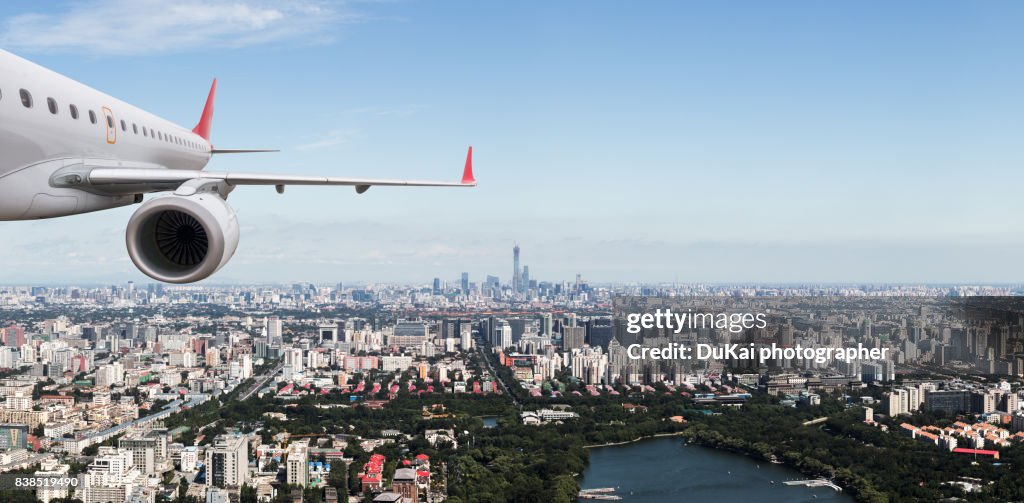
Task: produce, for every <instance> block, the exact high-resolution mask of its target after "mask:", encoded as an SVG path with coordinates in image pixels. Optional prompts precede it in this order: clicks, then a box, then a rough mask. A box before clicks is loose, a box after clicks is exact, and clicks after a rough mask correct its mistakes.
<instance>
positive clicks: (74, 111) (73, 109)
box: [68, 105, 78, 120]
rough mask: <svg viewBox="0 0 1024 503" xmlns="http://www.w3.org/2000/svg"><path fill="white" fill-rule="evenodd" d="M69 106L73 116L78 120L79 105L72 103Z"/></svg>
mask: <svg viewBox="0 0 1024 503" xmlns="http://www.w3.org/2000/svg"><path fill="white" fill-rule="evenodd" d="M68 108H69V109H70V110H71V118H72V119H75V120H78V107H76V106H74V105H70V106H68Z"/></svg>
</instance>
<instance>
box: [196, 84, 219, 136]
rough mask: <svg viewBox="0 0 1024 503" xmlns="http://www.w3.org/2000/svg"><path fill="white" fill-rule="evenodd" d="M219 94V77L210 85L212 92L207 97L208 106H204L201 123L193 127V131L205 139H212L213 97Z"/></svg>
mask: <svg viewBox="0 0 1024 503" xmlns="http://www.w3.org/2000/svg"><path fill="white" fill-rule="evenodd" d="M215 94H217V79H213V85H211V86H210V94H209V95H208V96H207V97H206V106H205V107H203V116H202V117H200V118H199V124H196V127H195V128H193V129H192V132H193V133H195V134H197V135H199V136H202V137H203V139H204V140H206V141H210V126H212V125H213V98H214V95H215Z"/></svg>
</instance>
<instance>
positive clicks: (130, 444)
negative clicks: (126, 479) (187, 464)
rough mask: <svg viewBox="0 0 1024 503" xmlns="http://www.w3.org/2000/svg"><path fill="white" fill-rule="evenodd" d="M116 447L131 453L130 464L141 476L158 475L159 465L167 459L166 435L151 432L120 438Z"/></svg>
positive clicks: (159, 432)
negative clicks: (132, 464)
mask: <svg viewBox="0 0 1024 503" xmlns="http://www.w3.org/2000/svg"><path fill="white" fill-rule="evenodd" d="M117 445H118V447H120V448H121V449H124V450H126V451H129V452H131V453H132V462H133V463H134V465H135V467H136V468H138V469H139V471H141V472H142V474H143V475H147V476H151V475H158V474H159V471H158V469H159V464H160V463H162V462H163V461H164V459H166V457H167V435H165V434H164V433H163V432H161V431H155V430H151V431H149V432H147V433H144V434H131V435H126V436H124V437H121V439H120V440H118V443H117Z"/></svg>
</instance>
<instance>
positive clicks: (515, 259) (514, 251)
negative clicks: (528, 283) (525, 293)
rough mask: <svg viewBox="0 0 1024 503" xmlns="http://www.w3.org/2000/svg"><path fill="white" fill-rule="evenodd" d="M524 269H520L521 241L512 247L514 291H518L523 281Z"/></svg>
mask: <svg viewBox="0 0 1024 503" xmlns="http://www.w3.org/2000/svg"><path fill="white" fill-rule="evenodd" d="M520 274H522V271H521V270H520V269H519V243H516V245H515V246H514V247H513V248H512V291H513V292H516V293H518V292H519V290H520V288H521V285H520V283H521V282H522V277H520Z"/></svg>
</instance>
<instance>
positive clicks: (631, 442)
mask: <svg viewBox="0 0 1024 503" xmlns="http://www.w3.org/2000/svg"><path fill="white" fill-rule="evenodd" d="M682 434H683V432H681V431H676V432H672V433H655V434H654V435H647V436H643V437H637V438H634V439H633V440H624V441H622V442H608V443H606V444H594V445H584V446H583V448H584V449H596V448H598V447H614V446H616V445H628V444H633V443H636V442H639V441H641V440H647V439H649V438H662V437H678V436H680V435H682Z"/></svg>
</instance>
